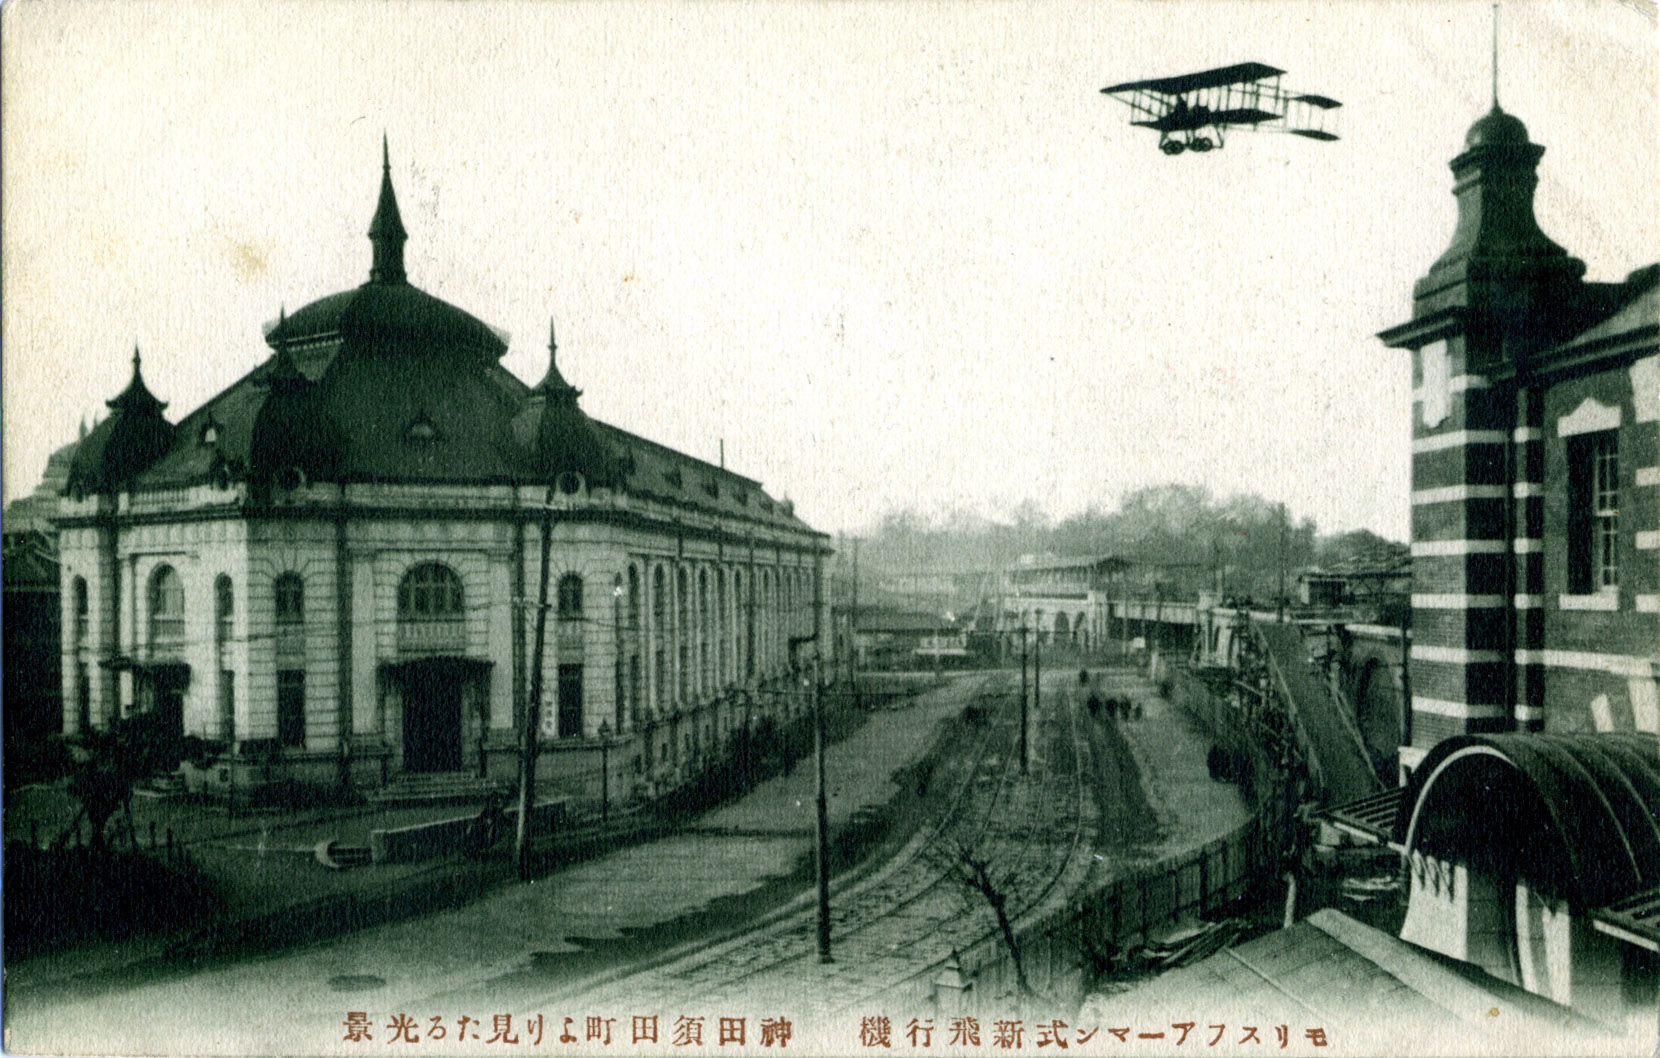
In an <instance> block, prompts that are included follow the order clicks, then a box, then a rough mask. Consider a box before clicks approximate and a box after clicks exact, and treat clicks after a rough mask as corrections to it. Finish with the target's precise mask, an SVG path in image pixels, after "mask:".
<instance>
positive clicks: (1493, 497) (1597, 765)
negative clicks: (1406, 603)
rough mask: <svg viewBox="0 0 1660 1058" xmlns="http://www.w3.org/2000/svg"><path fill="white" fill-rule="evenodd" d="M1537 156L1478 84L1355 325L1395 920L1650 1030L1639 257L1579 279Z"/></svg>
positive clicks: (1653, 369)
mask: <svg viewBox="0 0 1660 1058" xmlns="http://www.w3.org/2000/svg"><path fill="white" fill-rule="evenodd" d="M1543 153H1544V148H1543V147H1540V146H1539V145H1537V144H1534V143H1532V142H1530V141H1529V139H1528V134H1527V129H1526V128H1525V127H1524V126H1523V124H1522V123H1521V122H1520V121H1519V120H1517V119H1516V118H1515V117H1513V116H1512V115H1510V114H1506V113H1504V112H1503V111H1502V110H1500V109H1499V108H1498V106H1497V105H1496V104H1495V105H1494V107H1493V109H1492V111H1491V112H1490V113H1488V114H1487V115H1486V116H1484V117H1482V118H1481V119H1480V120H1478V121H1477V122H1476V123H1475V124H1474V125H1473V126H1472V127H1471V128H1470V131H1469V134H1468V136H1467V138H1466V140H1465V144H1464V150H1463V152H1462V153H1460V154H1459V155H1458V156H1457V157H1456V158H1454V159H1453V161H1452V171H1453V177H1454V185H1453V194H1454V196H1455V197H1456V198H1457V201H1458V223H1457V226H1456V227H1455V229H1454V231H1453V236H1452V244H1451V246H1449V247H1448V249H1447V251H1446V252H1445V253H1444V254H1442V256H1441V258H1440V259H1439V260H1437V261H1436V262H1435V263H1434V264H1433V265H1431V266H1430V269H1429V272H1428V273H1427V274H1426V275H1425V276H1424V277H1423V278H1421V279H1419V280H1418V282H1417V284H1416V285H1415V286H1414V288H1413V312H1412V319H1411V320H1409V321H1408V322H1406V323H1403V324H1401V325H1400V326H1398V327H1393V328H1391V329H1389V330H1387V331H1385V332H1384V333H1383V334H1382V335H1381V337H1382V339H1383V340H1384V341H1385V342H1386V343H1388V344H1389V345H1391V346H1394V347H1397V348H1404V349H1408V350H1411V352H1412V379H1413V387H1414V399H1413V430H1412V438H1413V439H1412V545H1411V546H1412V597H1411V604H1412V645H1411V652H1410V665H1409V675H1410V688H1411V691H1410V701H1411V711H1410V715H1409V718H1408V720H1409V722H1408V725H1407V726H1408V730H1407V732H1406V738H1405V740H1404V743H1403V745H1402V746H1401V748H1400V751H1399V760H1400V765H1401V771H1402V773H1403V776H1404V777H1406V778H1407V782H1406V785H1405V787H1404V790H1403V791H1402V792H1401V793H1400V795H1399V801H1400V807H1399V810H1398V812H1397V813H1396V814H1395V823H1394V828H1393V835H1392V836H1393V839H1394V840H1393V841H1392V842H1391V844H1392V845H1393V846H1394V847H1396V848H1397V849H1399V850H1400V851H1401V852H1403V853H1404V854H1405V856H1406V861H1407V868H1408V876H1409V885H1410V895H1409V899H1408V904H1407V909H1406V916H1405V921H1404V923H1403V925H1402V927H1401V937H1402V939H1404V940H1408V941H1411V942H1413V943H1415V944H1418V945H1420V946H1422V947H1425V948H1429V949H1432V950H1434V951H1438V952H1440V953H1442V954H1444V955H1448V956H1451V957H1453V958H1456V959H1461V960H1464V961H1466V962H1468V963H1471V964H1473V965H1475V966H1479V967H1481V968H1482V969H1483V970H1485V971H1486V972H1487V973H1488V974H1490V975H1492V976H1493V977H1496V978H1498V979H1500V980H1503V981H1507V982H1510V983H1512V984H1515V985H1519V986H1521V987H1522V988H1525V989H1527V990H1528V991H1530V992H1533V993H1535V994H1538V995H1542V996H1546V997H1548V998H1550V999H1552V1000H1554V1001H1555V1002H1557V1003H1559V1004H1562V1005H1563V1006H1566V1007H1571V1008H1572V1010H1573V1015H1574V1017H1575V1019H1576V1020H1577V1019H1580V1018H1583V1019H1586V1021H1587V1022H1588V1023H1589V1024H1592V1025H1597V1026H1601V1027H1602V1029H1603V1030H1612V1031H1614V1032H1616V1033H1617V1032H1619V1031H1620V1030H1622V1029H1623V1028H1625V1027H1628V1026H1631V1025H1635V1026H1639V1027H1640V1028H1641V1030H1642V1032H1643V1033H1644V1034H1647V1035H1649V1037H1650V1039H1652V1035H1651V1033H1652V1027H1653V1016H1654V1002H1655V995H1656V980H1657V973H1656V968H1657V960H1656V952H1660V927H1657V923H1660V754H1657V752H1656V739H1655V732H1656V730H1657V728H1660V716H1657V693H1656V691H1657V682H1656V681H1657V677H1660V615H1657V613H1656V609H1657V608H1656V590H1657V587H1656V582H1657V579H1660V578H1657V574H1660V568H1657V563H1656V559H1657V556H1656V553H1655V546H1656V539H1657V537H1660V509H1657V507H1656V495H1655V492H1656V487H1657V486H1660V444H1657V439H1656V427H1657V424H1656V418H1657V413H1660V371H1657V365H1660V357H1657V352H1660V340H1657V333H1660V327H1657V323H1660V291H1657V287H1660V266H1654V265H1650V266H1648V267H1645V268H1641V269H1638V270H1637V271H1635V272H1632V273H1631V274H1630V275H1629V276H1627V278H1626V279H1625V280H1624V281H1623V282H1619V283H1589V282H1586V281H1585V279H1584V274H1585V265H1584V263H1583V262H1582V261H1579V260H1577V259H1575V258H1573V257H1571V256H1569V255H1568V252H1567V251H1566V250H1564V249H1563V248H1562V247H1561V246H1558V245H1557V244H1556V243H1554V242H1552V241H1551V239H1550V238H1549V237H1548V236H1547V235H1545V233H1544V232H1543V231H1541V230H1540V228H1539V225H1538V223H1537V221H1536V219H1535V217H1534V213H1533V192H1534V188H1535V186H1536V184H1537V175H1536V172H1537V167H1538V164H1539V160H1540V157H1541V156H1542V155H1543ZM1388 796H1393V795H1386V796H1385V797H1381V798H1379V799H1378V800H1380V801H1383V802H1387V801H1388ZM1649 1046H1651V1044H1650V1045H1649Z"/></svg>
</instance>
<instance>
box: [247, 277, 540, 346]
mask: <svg viewBox="0 0 1660 1058" xmlns="http://www.w3.org/2000/svg"><path fill="white" fill-rule="evenodd" d="M334 337H338V338H340V339H342V340H345V341H347V342H350V343H352V344H353V345H356V346H359V347H367V348H374V349H377V350H396V349H408V350H410V351H418V350H425V349H445V350H455V349H466V350H470V351H473V352H476V353H477V354H479V355H480V356H483V357H488V358H489V359H491V360H499V359H500V358H501V357H502V355H503V354H504V353H506V352H507V343H505V342H503V341H502V340H501V339H500V338H499V337H497V336H496V332H495V331H493V330H491V329H490V326H489V325H488V324H486V323H485V322H484V321H483V320H480V319H479V318H478V317H476V316H474V315H472V314H471V313H469V312H466V311H465V310H463V309H458V308H456V307H455V306H454V305H451V304H450V303H449V302H447V301H444V300H442V299H440V298H435V297H433V296H432V295H431V294H428V293H427V292H426V291H424V290H421V289H419V288H417V287H413V286H410V285H409V284H408V283H380V282H373V281H371V282H368V283H365V284H363V285H362V286H360V287H358V288H356V289H355V290H343V291H341V292H340V293H338V294H330V295H329V296H328V297H325V298H320V299H319V300H317V301H313V302H312V303H311V304H309V305H306V306H305V307H303V308H301V309H300V310H299V311H297V312H295V313H294V314H293V315H292V316H289V317H288V319H287V320H286V321H284V322H283V323H280V324H278V325H277V327H276V328H275V329H273V330H272V331H271V333H270V334H269V335H267V336H266V341H267V343H268V344H270V346H271V347H272V348H273V349H275V348H276V347H277V345H278V343H280V342H289V343H293V344H300V343H304V342H307V341H311V340H315V339H319V338H334Z"/></svg>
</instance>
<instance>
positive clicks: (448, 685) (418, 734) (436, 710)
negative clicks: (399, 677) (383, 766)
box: [402, 658, 467, 771]
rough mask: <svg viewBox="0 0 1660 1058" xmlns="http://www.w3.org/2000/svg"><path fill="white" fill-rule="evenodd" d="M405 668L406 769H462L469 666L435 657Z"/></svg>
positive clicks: (404, 758) (404, 740)
mask: <svg viewBox="0 0 1660 1058" xmlns="http://www.w3.org/2000/svg"><path fill="white" fill-rule="evenodd" d="M402 668H403V766H404V770H406V771H460V770H461V697H462V687H463V685H464V683H465V679H466V673H467V668H466V666H464V665H460V664H457V663H456V662H454V661H451V660H446V659H438V658H435V659H432V660H430V661H414V662H409V663H408V664H406V665H404V666H403V667H402Z"/></svg>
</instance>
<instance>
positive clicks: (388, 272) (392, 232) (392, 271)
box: [369, 132, 409, 283]
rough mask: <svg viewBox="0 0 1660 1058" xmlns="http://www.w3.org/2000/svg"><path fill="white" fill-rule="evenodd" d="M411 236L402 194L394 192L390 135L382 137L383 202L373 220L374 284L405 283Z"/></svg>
mask: <svg viewBox="0 0 1660 1058" xmlns="http://www.w3.org/2000/svg"><path fill="white" fill-rule="evenodd" d="M408 238H409V235H408V233H407V232H405V231H404V230H403V218H402V217H401V216H399V215H398V196H397V195H396V194H394V193H393V191H392V152H391V149H390V148H389V147H388V146H387V142H386V134H385V133H384V132H383V133H381V136H380V201H379V203H377V204H376V206H375V217H374V219H373V220H371V221H370V222H369V242H370V243H371V244H372V245H373V246H374V248H375V252H374V262H373V264H372V265H371V266H370V268H369V282H371V283H405V282H408V277H407V276H406V275H405V274H404V270H403V244H404V240H406V239H408Z"/></svg>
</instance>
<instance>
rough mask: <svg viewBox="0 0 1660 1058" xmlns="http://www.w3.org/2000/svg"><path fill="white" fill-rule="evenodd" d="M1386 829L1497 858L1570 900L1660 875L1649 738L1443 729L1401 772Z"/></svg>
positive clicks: (1446, 851) (1651, 881)
mask: <svg viewBox="0 0 1660 1058" xmlns="http://www.w3.org/2000/svg"><path fill="white" fill-rule="evenodd" d="M1395 833H1396V838H1397V840H1398V841H1400V842H1401V844H1403V845H1405V846H1406V847H1407V849H1409V850H1415V849H1418V848H1423V849H1425V850H1426V851H1429V852H1431V853H1433V854H1435V855H1437V856H1441V857H1443V858H1448V859H1452V858H1459V859H1469V860H1476V861H1480V862H1486V861H1489V860H1492V859H1493V858H1495V857H1498V858H1503V859H1504V860H1506V861H1507V862H1510V863H1513V864H1514V865H1515V867H1516V869H1517V870H1518V871H1520V872H1521V873H1523V874H1524V875H1525V876H1526V877H1527V878H1528V879H1529V881H1530V882H1531V883H1532V884H1533V885H1535V886H1537V887H1538V888H1539V889H1540V890H1541V891H1543V892H1547V893H1550V894H1551V895H1553V896H1557V897H1565V898H1568V899H1570V900H1572V901H1574V902H1575V903H1576V904H1577V905H1578V906H1579V907H1582V908H1593V907H1601V906H1603V905H1605V904H1609V903H1612V902H1614V901H1616V900H1619V899H1621V898H1623V897H1626V896H1629V895H1631V894H1632V893H1635V892H1638V891H1640V890H1643V889H1647V888H1651V887H1653V886H1654V885H1656V884H1657V883H1660V754H1657V753H1656V743H1655V739H1654V736H1652V735H1641V734H1637V733H1635V732H1603V733H1597V734H1578V735H1563V734H1496V735H1460V736H1457V737H1455V738H1449V739H1445V740H1443V741H1442V742H1440V743H1439V744H1438V745H1436V747H1435V748H1434V749H1432V750H1430V752H1429V754H1428V755H1427V756H1425V757H1424V760H1423V762H1422V763H1420V764H1419V766H1418V768H1417V770H1416V771H1415V772H1414V773H1413V780H1412V782H1411V783H1410V784H1409V785H1408V788H1407V795H1406V797H1405V799H1404V800H1403V802H1402V808H1401V815H1400V817H1399V818H1398V820H1397V822H1396V829H1395Z"/></svg>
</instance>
